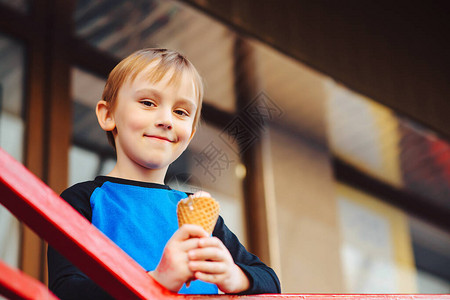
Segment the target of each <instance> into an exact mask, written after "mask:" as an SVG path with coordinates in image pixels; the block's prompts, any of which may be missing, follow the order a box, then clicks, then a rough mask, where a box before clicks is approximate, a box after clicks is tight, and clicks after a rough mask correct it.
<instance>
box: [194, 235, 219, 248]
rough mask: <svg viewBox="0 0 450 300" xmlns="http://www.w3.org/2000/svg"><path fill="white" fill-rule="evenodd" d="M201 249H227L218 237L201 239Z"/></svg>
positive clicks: (199, 244)
mask: <svg viewBox="0 0 450 300" xmlns="http://www.w3.org/2000/svg"><path fill="white" fill-rule="evenodd" d="M198 246H199V247H203V248H206V247H217V248H222V249H223V248H225V245H224V244H223V243H222V241H221V240H220V239H218V238H217V237H215V236H214V237H207V238H201V239H200V240H199V243H198Z"/></svg>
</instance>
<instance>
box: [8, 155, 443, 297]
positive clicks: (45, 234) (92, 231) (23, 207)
mask: <svg viewBox="0 0 450 300" xmlns="http://www.w3.org/2000/svg"><path fill="white" fill-rule="evenodd" d="M0 203H1V204H3V205H4V206H5V207H6V208H8V209H9V210H10V211H11V212H12V213H13V214H14V215H15V216H16V217H17V218H18V219H20V220H22V221H23V222H24V223H26V224H27V225H28V226H29V227H30V228H32V229H33V230H34V231H35V232H36V233H37V234H38V235H39V236H41V237H42V238H43V239H45V240H46V241H48V243H49V244H50V245H52V246H53V247H55V248H56V249H57V250H58V251H59V252H60V253H61V254H63V255H64V256H66V257H67V258H68V259H70V260H71V261H72V262H73V263H74V264H75V265H76V266H77V267H79V268H80V269H81V270H82V271H83V272H84V273H85V274H86V275H87V276H89V277H90V278H92V280H94V281H95V282H97V283H98V284H99V285H100V286H101V287H102V288H103V289H104V290H105V291H107V292H108V293H110V294H111V295H112V296H114V297H115V298H117V299H184V300H202V299H205V300H206V299H222V300H227V299H239V300H241V299H242V300H245V299H247V300H248V299H272V300H282V299H306V300H319V299H320V300H341V299H349V300H419V299H420V300H422V299H423V300H425V299H427V300H428V299H429V300H450V295H408V294H397V295H353V294H348V295H345V294H341V295H332V294H326V295H323V294H281V295H250V296H236V295H212V296H202V295H177V294H174V293H171V292H169V291H168V290H166V289H165V288H164V287H162V286H160V285H159V284H158V283H157V282H155V281H154V280H153V279H152V278H151V277H150V276H149V275H148V274H147V273H146V272H145V271H144V270H143V269H142V268H141V267H140V266H139V265H138V264H137V263H136V262H135V261H134V260H133V259H131V258H130V257H129V256H128V255H127V254H126V253H124V252H123V251H122V250H121V249H120V248H119V247H117V246H116V245H115V244H114V243H112V242H111V241H110V240H109V239H108V238H107V237H106V236H104V235H103V234H102V233H101V232H100V231H99V230H97V228H95V227H94V226H93V225H92V224H90V223H89V222H88V221H87V220H86V219H84V218H83V217H82V216H81V215H80V214H78V213H77V212H76V211H75V210H74V209H73V208H72V207H71V206H70V205H69V204H67V203H66V202H65V201H64V200H62V199H61V198H60V197H59V196H58V195H56V194H55V193H54V192H53V191H52V190H51V189H50V188H49V187H48V186H47V185H45V184H44V183H43V182H42V181H40V180H39V179H38V178H37V177H36V176H34V175H33V174H32V173H30V172H29V171H28V170H27V169H26V168H25V167H24V166H23V165H21V164H20V163H18V162H17V161H15V160H14V159H13V158H12V157H11V156H10V155H8V154H7V153H6V152H5V151H4V150H3V149H1V148H0ZM0 271H1V270H0ZM19 299H20V298H19Z"/></svg>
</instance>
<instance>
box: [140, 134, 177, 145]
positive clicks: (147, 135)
mask: <svg viewBox="0 0 450 300" xmlns="http://www.w3.org/2000/svg"><path fill="white" fill-rule="evenodd" d="M144 137H147V138H152V139H157V140H162V141H166V142H170V143H173V140H171V139H169V138H168V137H165V136H159V135H150V134H144Z"/></svg>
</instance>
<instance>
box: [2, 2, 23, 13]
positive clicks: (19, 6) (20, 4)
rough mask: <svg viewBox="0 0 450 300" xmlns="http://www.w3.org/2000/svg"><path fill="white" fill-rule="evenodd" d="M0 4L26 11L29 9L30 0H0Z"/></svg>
mask: <svg viewBox="0 0 450 300" xmlns="http://www.w3.org/2000/svg"><path fill="white" fill-rule="evenodd" d="M0 4H3V5H6V6H9V7H11V8H13V9H15V10H18V11H20V12H21V13H28V12H29V11H30V0H0Z"/></svg>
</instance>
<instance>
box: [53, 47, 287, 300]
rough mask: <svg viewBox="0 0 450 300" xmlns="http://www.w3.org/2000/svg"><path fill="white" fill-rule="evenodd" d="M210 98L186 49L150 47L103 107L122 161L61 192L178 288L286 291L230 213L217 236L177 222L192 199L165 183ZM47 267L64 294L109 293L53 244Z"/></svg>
mask: <svg viewBox="0 0 450 300" xmlns="http://www.w3.org/2000/svg"><path fill="white" fill-rule="evenodd" d="M202 98H203V85H202V81H201V78H200V76H199V74H198V72H197V71H196V69H195V68H194V66H193V65H192V64H191V63H190V62H189V61H188V60H187V59H186V58H185V57H184V56H183V55H181V54H179V53H178V52H175V51H171V50H166V49H144V50H140V51H137V52H135V53H133V54H131V55H130V56H129V57H127V58H125V59H124V60H123V61H121V62H120V63H119V64H118V65H117V66H116V67H115V68H114V69H113V70H112V72H111V74H110V76H109V77H108V81H107V83H106V85H105V89H104V93H103V100H100V101H99V102H98V104H97V107H96V113H97V118H98V122H99V124H100V126H101V128H102V129H103V130H105V131H106V132H107V135H108V139H109V141H110V142H111V144H112V145H113V147H114V148H115V150H116V155H117V163H116V165H115V167H114V169H113V170H112V171H111V172H110V173H109V174H108V175H107V176H99V177H97V178H95V179H94V180H93V181H87V182H83V183H79V184H76V185H74V186H72V187H70V188H68V189H67V190H65V191H64V192H63V193H62V194H61V197H62V198H64V199H65V200H66V201H67V202H68V203H69V204H71V205H72V206H73V207H74V208H75V209H76V210H77V211H78V212H80V213H81V214H82V215H83V216H84V217H85V218H87V219H88V220H89V221H90V222H92V224H93V225H94V226H96V227H97V228H98V229H99V230H101V231H102V232H103V233H104V234H105V235H107V236H108V237H109V238H110V239H111V240H112V241H113V242H114V243H116V244H117V245H118V246H119V247H121V248H122V249H123V250H124V251H125V252H126V253H127V254H128V255H130V256H131V257H132V258H133V259H134V260H136V261H137V262H138V263H139V264H140V265H141V266H142V267H143V268H144V269H145V270H146V271H147V272H148V274H149V276H152V277H153V278H154V279H155V280H156V281H158V282H159V283H160V284H162V285H163V286H165V287H166V288H167V289H169V290H171V291H173V292H179V293H188V294H217V293H218V291H219V290H221V291H222V292H224V293H233V294H237V293H242V294H256V293H279V292H280V284H279V281H278V278H277V276H276V274H275V273H274V272H273V270H272V269H271V268H269V267H268V266H266V265H265V264H264V263H262V262H261V261H260V260H259V259H258V258H257V257H256V256H255V255H253V254H251V253H249V252H248V251H247V250H246V249H245V248H244V246H242V244H241V243H240V242H239V240H238V239H237V237H236V236H235V235H234V234H233V233H232V232H231V231H230V230H229V229H228V228H227V227H226V225H225V224H224V221H223V219H222V218H221V217H219V220H218V221H217V224H216V226H215V228H214V231H213V234H212V236H210V235H209V234H208V233H207V232H206V231H205V230H204V229H202V228H201V227H200V226H196V225H183V226H181V227H180V228H178V221H177V216H176V205H177V203H178V201H179V200H181V199H184V198H186V197H187V196H188V195H187V194H186V193H184V192H182V191H177V190H172V189H171V188H170V187H168V186H166V185H164V178H165V175H166V173H167V169H168V167H169V165H170V164H171V163H172V162H173V161H175V160H176V159H177V158H178V157H179V156H180V155H181V154H182V153H183V151H184V150H185V149H186V148H187V146H188V145H189V143H190V141H191V139H192V137H193V136H194V134H195V130H196V127H197V124H198V120H199V117H200V111H201V105H202ZM203 193H204V192H203ZM206 195H208V194H207V193H206ZM48 267H49V286H50V289H51V290H52V291H53V292H54V293H55V294H56V295H57V296H59V297H60V298H62V299H105V298H110V296H109V295H108V294H106V293H105V292H104V291H103V290H102V289H101V288H99V287H98V286H97V285H96V284H95V283H94V282H93V281H91V280H90V279H89V278H88V277H86V275H84V274H83V273H82V272H81V271H80V270H78V269H77V268H76V267H75V266H73V265H72V264H71V263H70V262H69V261H68V260H66V259H65V258H64V257H63V256H61V255H60V254H59V253H58V252H56V251H55V250H54V249H53V248H51V247H49V250H48ZM186 282H190V285H189V287H186V285H185V283H186Z"/></svg>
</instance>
